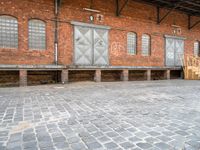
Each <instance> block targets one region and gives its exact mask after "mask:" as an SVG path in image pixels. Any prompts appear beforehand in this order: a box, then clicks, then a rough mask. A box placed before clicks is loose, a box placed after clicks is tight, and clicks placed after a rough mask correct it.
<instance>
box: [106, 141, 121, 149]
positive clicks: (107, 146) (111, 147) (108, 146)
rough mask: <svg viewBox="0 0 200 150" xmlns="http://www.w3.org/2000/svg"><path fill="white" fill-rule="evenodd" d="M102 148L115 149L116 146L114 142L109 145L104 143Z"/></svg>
mask: <svg viewBox="0 0 200 150" xmlns="http://www.w3.org/2000/svg"><path fill="white" fill-rule="evenodd" d="M104 146H105V147H106V148H107V149H114V148H117V147H118V145H117V144H116V143H114V142H109V143H106V144H104Z"/></svg>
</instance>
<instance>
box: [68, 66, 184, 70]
mask: <svg viewBox="0 0 200 150" xmlns="http://www.w3.org/2000/svg"><path fill="white" fill-rule="evenodd" d="M67 69H69V70H78V69H80V70H88V69H91V70H96V69H101V70H122V69H129V70H147V69H150V70H169V69H170V70H182V67H151V66H68V67H67Z"/></svg>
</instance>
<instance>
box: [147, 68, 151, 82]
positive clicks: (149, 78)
mask: <svg viewBox="0 0 200 150" xmlns="http://www.w3.org/2000/svg"><path fill="white" fill-rule="evenodd" d="M146 74H147V81H150V80H151V70H147V73H146Z"/></svg>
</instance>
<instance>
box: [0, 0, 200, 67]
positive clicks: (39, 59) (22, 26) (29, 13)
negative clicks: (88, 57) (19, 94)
mask: <svg viewBox="0 0 200 150" xmlns="http://www.w3.org/2000/svg"><path fill="white" fill-rule="evenodd" d="M89 5H90V3H89V0H88V1H83V0H76V1H74V0H63V5H62V8H61V12H60V15H59V20H60V21H62V22H60V23H59V45H58V46H59V52H58V56H59V59H58V62H59V64H64V65H70V64H72V63H73V26H72V25H71V24H70V21H80V22H87V23H89V19H88V18H89V16H90V15H91V13H90V12H86V11H83V9H82V8H84V7H89ZM93 8H94V9H98V10H100V11H101V12H100V14H102V15H103V16H104V17H103V21H101V22H99V21H97V20H96V19H95V21H94V23H95V24H101V25H107V26H110V27H111V30H110V32H109V43H110V47H109V62H110V65H123V66H129V65H132V66H164V37H163V36H164V35H165V34H168V35H173V29H172V26H171V25H172V24H173V23H174V22H175V23H176V25H179V26H181V29H182V34H181V35H178V36H181V37H186V41H185V52H186V53H190V54H192V53H193V43H194V41H195V40H200V36H199V28H200V26H196V27H195V28H194V29H192V30H188V29H187V15H184V14H180V13H178V12H172V13H171V14H170V15H169V16H168V17H167V18H166V19H165V20H164V21H163V22H162V23H161V24H160V25H157V24H156V8H155V7H153V6H150V5H144V4H141V3H136V2H133V1H130V2H129V3H128V6H126V7H125V9H124V10H123V12H122V14H121V16H120V17H116V15H115V11H116V10H115V0H107V1H106V3H105V1H103V0H95V1H94V4H93ZM166 11H167V10H164V9H162V15H164V13H165V12H166ZM0 14H7V15H12V16H14V17H16V18H17V19H18V23H19V48H18V49H0V64H53V62H54V45H53V42H54V22H53V21H51V20H52V19H54V17H55V16H54V2H53V0H40V1H39V0H15V1H13V0H1V2H0ZM93 15H94V17H96V14H93ZM30 18H38V19H41V20H44V21H45V22H46V25H47V50H45V51H39V50H38V51H37V50H34V51H33V50H29V49H28V39H27V37H28V20H29V19H30ZM193 20H194V21H195V20H197V18H193ZM129 31H133V32H135V33H137V55H134V56H133V55H129V54H127V49H126V35H127V32H129ZM143 33H147V34H149V35H150V36H151V56H148V57H144V56H142V55H141V36H142V34H143ZM112 43H118V44H120V45H121V47H120V48H118V49H114V50H113V49H111V45H112Z"/></svg>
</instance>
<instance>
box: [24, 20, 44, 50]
mask: <svg viewBox="0 0 200 150" xmlns="http://www.w3.org/2000/svg"><path fill="white" fill-rule="evenodd" d="M28 31H29V38H28V40H29V49H33V50H45V49H46V24H45V22H44V21H41V20H38V19H31V20H29V22H28Z"/></svg>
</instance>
